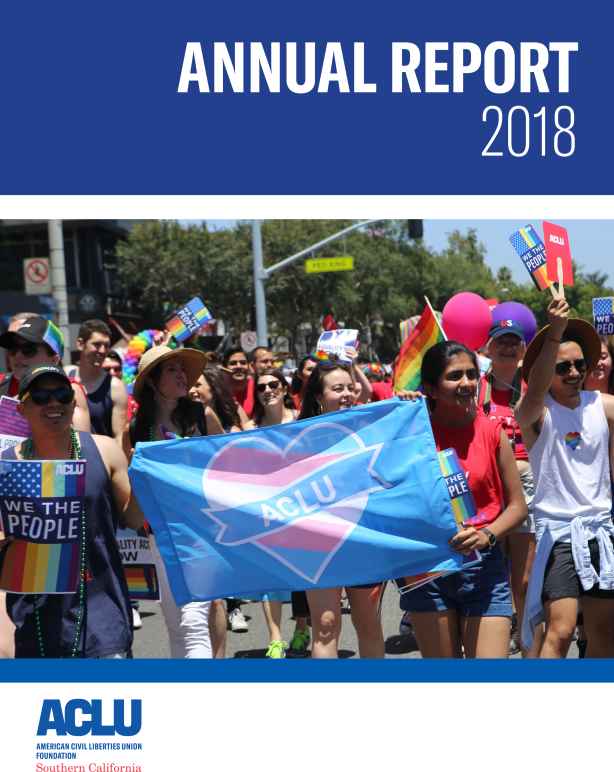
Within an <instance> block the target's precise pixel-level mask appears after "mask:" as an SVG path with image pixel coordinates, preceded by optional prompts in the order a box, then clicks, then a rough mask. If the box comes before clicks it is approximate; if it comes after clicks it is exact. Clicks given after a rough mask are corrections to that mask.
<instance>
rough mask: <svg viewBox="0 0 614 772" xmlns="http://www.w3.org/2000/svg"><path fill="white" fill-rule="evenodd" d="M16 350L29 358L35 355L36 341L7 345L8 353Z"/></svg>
mask: <svg viewBox="0 0 614 772" xmlns="http://www.w3.org/2000/svg"><path fill="white" fill-rule="evenodd" d="M18 351H19V352H20V353H21V354H22V355H23V356H24V357H26V358H28V359H29V358H31V357H33V356H36V354H37V352H38V343H15V345H13V346H9V353H10V354H16V353H17V352H18Z"/></svg>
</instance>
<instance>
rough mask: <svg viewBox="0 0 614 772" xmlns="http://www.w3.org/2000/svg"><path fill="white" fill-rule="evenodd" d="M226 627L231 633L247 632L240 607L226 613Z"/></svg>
mask: <svg viewBox="0 0 614 772" xmlns="http://www.w3.org/2000/svg"><path fill="white" fill-rule="evenodd" d="M228 629H229V630H232V632H233V633H246V632H247V619H245V617H244V616H243V612H242V611H241V609H240V608H235V609H233V610H232V611H231V612H230V614H228Z"/></svg>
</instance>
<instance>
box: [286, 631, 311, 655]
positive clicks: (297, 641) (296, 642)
mask: <svg viewBox="0 0 614 772" xmlns="http://www.w3.org/2000/svg"><path fill="white" fill-rule="evenodd" d="M310 641H311V635H310V634H309V628H307V627H306V628H305V629H304V630H295V631H294V635H293V636H292V640H291V641H290V653H291V654H293V655H294V656H295V657H300V656H302V655H305V654H307V649H308V648H309V642H310Z"/></svg>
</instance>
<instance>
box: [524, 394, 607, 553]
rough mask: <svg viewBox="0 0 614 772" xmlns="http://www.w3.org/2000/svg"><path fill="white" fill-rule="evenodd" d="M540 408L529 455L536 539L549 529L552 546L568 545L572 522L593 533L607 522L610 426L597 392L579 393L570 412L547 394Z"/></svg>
mask: <svg viewBox="0 0 614 772" xmlns="http://www.w3.org/2000/svg"><path fill="white" fill-rule="evenodd" d="M544 404H545V406H546V412H545V416H544V421H543V426H542V428H541V431H540V433H539V436H538V437H537V441H536V442H535V444H534V445H533V447H532V448H531V450H530V451H529V461H530V462H531V468H532V470H533V475H534V476H535V498H534V500H533V509H534V512H535V526H536V534H537V538H538V539H539V538H540V536H541V534H542V533H543V532H544V529H545V528H546V526H547V527H548V528H549V530H550V531H551V533H552V534H553V537H554V539H555V541H556V540H557V539H558V540H564V541H569V540H570V538H571V536H570V533H569V531H570V526H571V521H572V520H573V519H574V518H576V517H580V518H581V519H582V521H583V525H584V526H585V527H589V528H590V529H591V530H597V529H598V528H599V527H601V526H607V525H609V523H610V518H611V514H610V513H611V509H612V494H611V487H610V458H609V450H608V448H609V429H608V422H607V419H606V417H605V412H604V410H603V403H602V401H601V394H600V393H599V392H598V391H581V392H580V404H579V406H578V407H577V408H574V409H570V408H567V407H565V406H564V405H561V404H559V403H558V402H556V401H555V400H554V399H552V397H551V396H550V395H549V394H548V395H547V396H546V399H545V402H544Z"/></svg>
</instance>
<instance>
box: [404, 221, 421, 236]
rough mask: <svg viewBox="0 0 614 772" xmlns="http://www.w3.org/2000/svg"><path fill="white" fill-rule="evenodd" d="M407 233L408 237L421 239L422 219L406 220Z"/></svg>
mask: <svg viewBox="0 0 614 772" xmlns="http://www.w3.org/2000/svg"><path fill="white" fill-rule="evenodd" d="M407 235H408V236H409V238H410V239H421V238H422V237H423V236H424V228H423V227H422V220H408V221H407Z"/></svg>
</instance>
